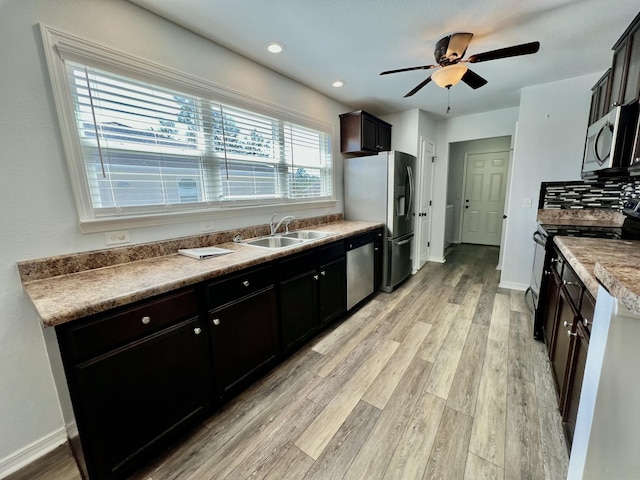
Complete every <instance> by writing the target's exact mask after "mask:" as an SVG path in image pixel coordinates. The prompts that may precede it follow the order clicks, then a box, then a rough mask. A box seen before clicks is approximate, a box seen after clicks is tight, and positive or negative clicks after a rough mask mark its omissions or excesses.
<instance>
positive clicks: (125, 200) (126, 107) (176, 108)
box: [65, 61, 333, 218]
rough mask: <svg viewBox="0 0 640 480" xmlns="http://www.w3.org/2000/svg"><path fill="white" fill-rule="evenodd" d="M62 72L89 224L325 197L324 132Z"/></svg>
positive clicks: (211, 101)
mask: <svg viewBox="0 0 640 480" xmlns="http://www.w3.org/2000/svg"><path fill="white" fill-rule="evenodd" d="M65 68H66V72H67V80H68V85H69V87H70V92H71V98H72V102H73V109H74V112H75V119H76V123H77V129H78V135H79V139H80V146H81V151H82V157H83V158H82V162H83V167H84V172H85V174H86V181H87V185H88V191H89V195H90V197H91V198H90V200H91V205H92V208H93V214H94V216H95V217H96V218H97V217H102V216H107V217H109V216H125V215H140V214H144V213H149V214H153V213H159V212H166V211H181V210H193V209H203V208H211V207H217V208H224V207H226V206H241V205H244V204H246V205H254V204H264V203H270V202H271V203H281V202H296V201H308V200H323V199H331V198H332V195H333V192H332V158H331V151H332V150H331V135H330V134H329V133H328V132H325V131H321V130H318V129H317V128H314V127H313V126H305V125H301V124H298V123H296V122H292V121H289V120H288V119H287V118H282V117H283V115H281V114H278V115H276V114H274V115H273V116H271V115H269V113H268V112H266V113H264V111H263V112H260V113H258V112H256V111H251V110H250V109H247V108H241V107H239V106H235V105H229V104H223V103H221V102H219V101H216V99H215V98H214V96H212V97H211V98H204V97H201V96H194V95H190V94H187V93H184V92H181V91H179V90H172V89H168V88H165V87H161V86H158V85H154V84H152V83H148V82H143V81H140V80H135V79H132V78H127V77H125V76H122V75H119V74H115V73H111V72H108V71H105V70H101V69H97V68H93V67H89V66H85V65H82V64H80V63H75V62H70V61H67V62H65ZM262 110H264V109H262ZM278 113H279V112H278Z"/></svg>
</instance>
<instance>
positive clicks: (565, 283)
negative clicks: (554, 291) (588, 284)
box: [562, 280, 577, 285]
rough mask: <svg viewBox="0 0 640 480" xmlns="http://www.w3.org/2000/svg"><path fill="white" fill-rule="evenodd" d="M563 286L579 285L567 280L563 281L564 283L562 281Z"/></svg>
mask: <svg viewBox="0 0 640 480" xmlns="http://www.w3.org/2000/svg"><path fill="white" fill-rule="evenodd" d="M562 284H563V285H577V283H576V282H567V281H566V280H563V281H562Z"/></svg>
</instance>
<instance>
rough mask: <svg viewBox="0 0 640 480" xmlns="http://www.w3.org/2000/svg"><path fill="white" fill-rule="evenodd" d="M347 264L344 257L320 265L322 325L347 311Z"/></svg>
mask: <svg viewBox="0 0 640 480" xmlns="http://www.w3.org/2000/svg"><path fill="white" fill-rule="evenodd" d="M346 265H347V262H346V260H345V258H344V257H341V258H339V259H337V260H334V261H333V262H331V263H327V264H326V265H320V282H319V286H318V287H319V295H318V297H319V304H320V323H321V324H322V325H324V324H325V323H328V322H330V321H331V320H334V319H335V318H338V317H339V316H340V315H342V314H343V313H344V312H346V310H347V270H346V268H347V267H346Z"/></svg>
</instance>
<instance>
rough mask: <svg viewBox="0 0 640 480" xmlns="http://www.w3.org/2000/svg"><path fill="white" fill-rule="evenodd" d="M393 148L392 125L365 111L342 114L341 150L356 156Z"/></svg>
mask: <svg viewBox="0 0 640 480" xmlns="http://www.w3.org/2000/svg"><path fill="white" fill-rule="evenodd" d="M389 150H391V125H390V124H389V123H387V122H385V121H383V120H380V119H379V118H377V117H375V116H373V115H371V114H370V113H367V112H365V111H364V110H356V111H354V112H349V113H343V114H342V115H340V152H342V153H346V154H349V155H355V156H364V155H374V154H376V153H378V152H388V151H389Z"/></svg>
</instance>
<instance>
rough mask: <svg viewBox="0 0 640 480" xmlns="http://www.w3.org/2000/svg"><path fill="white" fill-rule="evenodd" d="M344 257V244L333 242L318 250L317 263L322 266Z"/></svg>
mask: <svg viewBox="0 0 640 480" xmlns="http://www.w3.org/2000/svg"><path fill="white" fill-rule="evenodd" d="M342 256H344V242H343V241H339V242H333V243H330V244H329V245H324V246H322V247H320V248H318V263H319V264H321V265H322V264H324V263H328V262H331V261H332V260H335V259H337V258H340V257H342Z"/></svg>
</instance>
